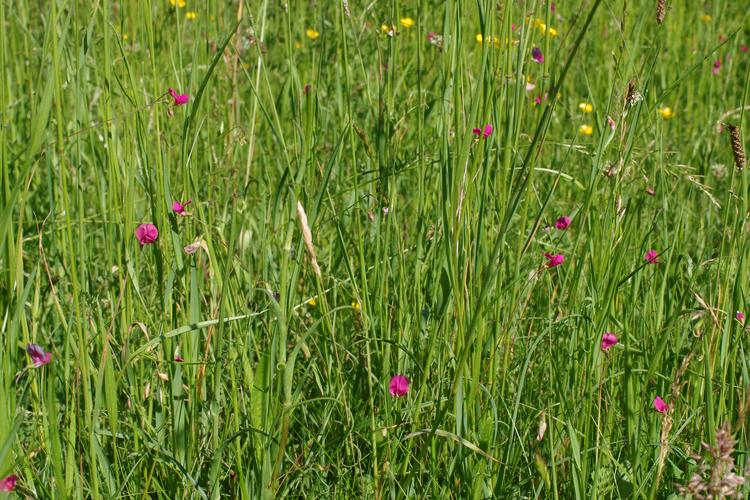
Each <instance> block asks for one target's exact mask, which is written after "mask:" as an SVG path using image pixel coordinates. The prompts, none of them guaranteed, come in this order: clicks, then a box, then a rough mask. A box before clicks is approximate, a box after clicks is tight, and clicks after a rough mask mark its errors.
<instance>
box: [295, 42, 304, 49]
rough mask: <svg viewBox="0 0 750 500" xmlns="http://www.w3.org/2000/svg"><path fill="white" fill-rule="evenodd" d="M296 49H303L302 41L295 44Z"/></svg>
mask: <svg viewBox="0 0 750 500" xmlns="http://www.w3.org/2000/svg"><path fill="white" fill-rule="evenodd" d="M294 48H295V49H301V48H302V42H300V41H297V42H294Z"/></svg>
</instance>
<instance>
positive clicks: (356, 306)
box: [352, 302, 362, 311]
mask: <svg viewBox="0 0 750 500" xmlns="http://www.w3.org/2000/svg"><path fill="white" fill-rule="evenodd" d="M352 309H354V310H355V311H361V310H362V304H360V303H359V302H352Z"/></svg>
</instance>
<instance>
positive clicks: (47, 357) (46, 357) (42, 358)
mask: <svg viewBox="0 0 750 500" xmlns="http://www.w3.org/2000/svg"><path fill="white" fill-rule="evenodd" d="M26 352H27V353H29V357H30V358H31V361H32V362H33V363H34V368H41V367H42V366H44V365H46V364H49V362H50V361H52V353H51V352H44V349H43V348H42V346H40V345H37V344H29V345H27V346H26Z"/></svg>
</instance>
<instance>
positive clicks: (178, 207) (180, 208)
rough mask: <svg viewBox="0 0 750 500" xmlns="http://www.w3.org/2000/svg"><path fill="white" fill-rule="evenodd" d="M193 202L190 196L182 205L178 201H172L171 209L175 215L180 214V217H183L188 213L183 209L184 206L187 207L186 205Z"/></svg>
mask: <svg viewBox="0 0 750 500" xmlns="http://www.w3.org/2000/svg"><path fill="white" fill-rule="evenodd" d="M192 202H193V199H192V198H190V199H189V200H188V201H186V202H185V204H184V205H183V204H182V203H180V202H179V201H176V200H175V201H173V202H172V211H173V212H174V213H176V214H177V215H181V216H182V217H185V216H186V215H190V214H189V213H187V212H186V211H185V208H187V206H188V205H190V204H191V203H192Z"/></svg>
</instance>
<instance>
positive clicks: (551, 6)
mask: <svg viewBox="0 0 750 500" xmlns="http://www.w3.org/2000/svg"><path fill="white" fill-rule="evenodd" d="M549 11H550V12H555V2H550V3H549Z"/></svg>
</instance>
